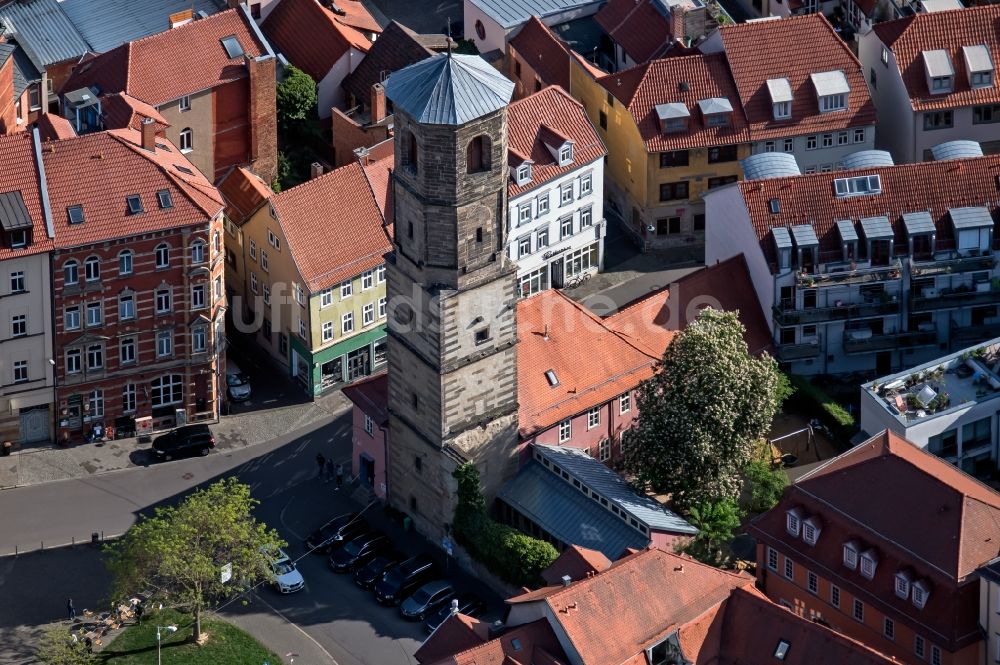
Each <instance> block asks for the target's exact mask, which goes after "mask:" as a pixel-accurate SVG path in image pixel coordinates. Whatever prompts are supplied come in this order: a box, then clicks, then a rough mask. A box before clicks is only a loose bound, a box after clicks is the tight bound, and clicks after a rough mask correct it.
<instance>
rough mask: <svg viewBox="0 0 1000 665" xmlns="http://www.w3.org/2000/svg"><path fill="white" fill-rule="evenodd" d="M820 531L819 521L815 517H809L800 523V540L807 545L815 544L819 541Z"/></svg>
mask: <svg viewBox="0 0 1000 665" xmlns="http://www.w3.org/2000/svg"><path fill="white" fill-rule="evenodd" d="M820 531H822V527H821V526H820V523H819V519H817V518H816V517H810V518H809V519H807V520H805V521H804V522H802V540H804V541H805V542H806V544H807V545H815V544H816V541H817V540H819V533H820Z"/></svg>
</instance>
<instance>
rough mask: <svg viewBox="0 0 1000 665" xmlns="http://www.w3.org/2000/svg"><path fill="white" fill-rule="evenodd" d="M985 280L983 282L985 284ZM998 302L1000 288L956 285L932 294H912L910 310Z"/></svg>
mask: <svg viewBox="0 0 1000 665" xmlns="http://www.w3.org/2000/svg"><path fill="white" fill-rule="evenodd" d="M986 283H987V282H984V284H986ZM996 303H1000V289H996V288H993V286H992V285H990V289H989V290H988V291H976V290H974V289H973V288H972V287H957V288H956V289H941V290H940V291H939V292H938V293H937V294H936V295H933V296H913V298H912V299H911V310H912V311H914V312H926V311H930V310H935V309H948V308H950V307H969V306H971V305H991V304H996Z"/></svg>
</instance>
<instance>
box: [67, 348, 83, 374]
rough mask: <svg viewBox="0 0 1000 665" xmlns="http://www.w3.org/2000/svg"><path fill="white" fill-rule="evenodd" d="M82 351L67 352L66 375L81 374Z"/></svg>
mask: <svg viewBox="0 0 1000 665" xmlns="http://www.w3.org/2000/svg"><path fill="white" fill-rule="evenodd" d="M81 356H82V353H81V352H80V349H68V350H67V351H66V373H67V374H78V373H79V372H80V369H81V368H80V358H81Z"/></svg>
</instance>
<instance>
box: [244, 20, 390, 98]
mask: <svg viewBox="0 0 1000 665" xmlns="http://www.w3.org/2000/svg"><path fill="white" fill-rule="evenodd" d="M349 3H354V4H358V5H360V4H361V3H359V2H357V0H340V2H339V3H338V6H341V7H344V10H345V11H347V6H348V5H349ZM356 11H361V10H356V9H355V8H353V7H352V8H351V12H352V14H353V13H355V12H356ZM339 19H340V17H338V16H337V15H336V14H334V13H333V12H331V11H330V10H329V9H327V8H326V7H323V6H322V5H320V4H319V2H317V1H316V0H281V2H279V3H278V6H277V7H275V8H274V9H273V10H272V11H271V13H270V14H268V16H267V18H266V19H264V23H263V24H262V25H261V29H263V30H264V34H266V35H267V38H268V39H269V40H271V42H272V43H273V44H274V47H275V48H276V49H277V50H279V51H281V52H282V53H284V54H285V56H286V57H287V58H288V59H289V60H290V61H291V63H292V64H293V65H295V66H296V67H298V68H299V69H301V70H302V71H304V72H305V73H307V74H309V76H311V77H312V78H313V80H314V81H316V82H317V83H318V82H319V81H321V80H323V77H325V76H326V75H327V72H329V71H330V70H331V69H332V68H333V66H334V65H335V64H336V63H337V61H338V60H340V58H341V56H343V55H344V54H345V53H347V50H348V49H349V48H350V47H352V46H353V47H354V48H356V49H357V50H359V51H361V52H362V53H367V52H368V50H369V49H370V48H371V47H372V42H371V41H370V40H369V39H368V38H367V37H366V36H365V35H364V34H363V33H362V32H360V31H359V30H357V29H355V28H353V27H351V26H350V25H347V24H345V23H343V22H341V21H340V20H339Z"/></svg>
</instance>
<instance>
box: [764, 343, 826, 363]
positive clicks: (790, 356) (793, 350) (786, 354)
mask: <svg viewBox="0 0 1000 665" xmlns="http://www.w3.org/2000/svg"><path fill="white" fill-rule="evenodd" d="M820 351H821V349H820V345H819V340H818V339H817V340H813V341H811V342H804V343H802V344H780V345H778V347H777V350H776V351H775V355H776V356H777V358H778V362H783V363H787V362H792V361H793V360H808V359H809V358H816V357H817V356H819V354H820Z"/></svg>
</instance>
